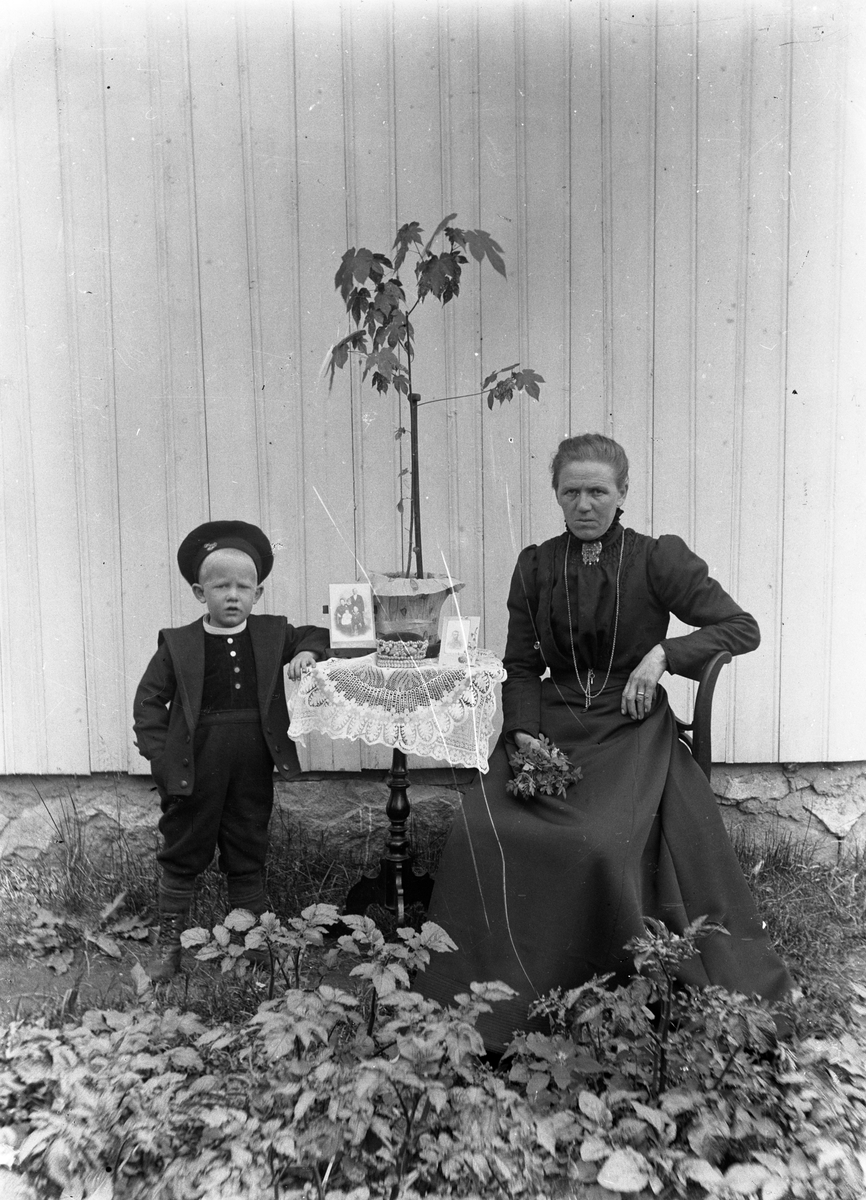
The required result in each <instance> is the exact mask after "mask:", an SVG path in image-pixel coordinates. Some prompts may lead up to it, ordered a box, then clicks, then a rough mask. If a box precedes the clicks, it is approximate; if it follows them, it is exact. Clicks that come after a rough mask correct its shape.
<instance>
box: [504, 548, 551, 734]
mask: <svg viewBox="0 0 866 1200" xmlns="http://www.w3.org/2000/svg"><path fill="white" fill-rule="evenodd" d="M537 577H538V549H537V547H536V546H527V547H526V549H525V550H522V551H521V552H520V557H519V558H518V560H517V566H516V567H515V568H514V574H513V575H512V577H511V589H510V591H509V593H508V640H507V641H506V644H505V655H504V658H503V663H504V666H505V670H506V671H507V672H508V678H507V679H506V681H505V683H503V685H502V732H503V733H504V734H505V735H506V737H507V736H508V734H509V733H513V732H515V731H516V730H518V729H522V730H523V731H524V732H525V733H528V734H531V735H532V737H537V736H538V734H539V732H540V725H541V676H542V675H543V674H544V671H545V668H546V663H545V661H544V657H543V655H542V653H541V649H540V647H539V642H538V631H537V628H536V613H537V610H538V581H537Z"/></svg>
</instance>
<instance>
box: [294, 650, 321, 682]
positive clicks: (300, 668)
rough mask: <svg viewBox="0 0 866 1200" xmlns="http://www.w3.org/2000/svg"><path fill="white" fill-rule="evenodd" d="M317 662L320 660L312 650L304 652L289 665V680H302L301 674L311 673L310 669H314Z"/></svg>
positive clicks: (297, 655)
mask: <svg viewBox="0 0 866 1200" xmlns="http://www.w3.org/2000/svg"><path fill="white" fill-rule="evenodd" d="M317 662H318V659H317V658H316V656H315V654H313V652H312V650H302V651H301V652H300V654H296V655H295V657H294V658H293V659H292V661H291V662H290V663H289V679H300V678H301V674H302V673H303V672H304V671H309V669H310V667H314V666H315V665H316V663H317Z"/></svg>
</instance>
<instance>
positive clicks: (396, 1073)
mask: <svg viewBox="0 0 866 1200" xmlns="http://www.w3.org/2000/svg"><path fill="white" fill-rule="evenodd" d="M336 920H337V912H336V909H333V908H331V907H330V906H326V905H314V906H311V907H310V908H309V909H307V910H305V911H304V913H302V914H301V916H300V917H298V918H295V919H294V920H293V921H290V922H287V923H286V924H282V923H280V922H279V921H277V920H276V918H274V917H273V916H272V915H266V916H265V917H264V918H261V919H260V920H259V921H257V922H254V921H253V920H252V919H251V918H249V917H248V915H245V914H241V913H235V914H232V915H231V916H230V917H229V918H228V919H227V921H226V922H225V924H221V925H219V926H216V927H215V928H214V929H213V930H212V931H207V930H195V931H190V932H189V933H188V934H187V935H186V940H187V943H188V944H189V945H193V946H198V953H199V955H200V956H201V957H203V958H205V959H209V960H211V961H216V962H218V963H219V965H220V966H221V968H222V970H223V972H225V973H226V974H232V973H235V972H237V973H243V972H245V971H248V970H249V967H248V963H247V960H246V959H245V958H244V951H245V950H251V949H255V950H261V949H262V948H265V949H267V950H268V951H269V958H270V962H271V970H270V973H269V984H268V988H269V991H270V992H271V993H272V994H271V996H270V998H269V999H268V1000H266V1001H265V1002H264V1003H262V1004H261V1005H260V1006H259V1008H258V1011H257V1012H256V1013H255V1014H254V1015H253V1016H252V1017H250V1018H248V1019H247V1018H245V1019H243V1020H241V1021H238V1022H236V1023H227V1022H224V1023H213V1022H208V1021H206V1020H203V1019H202V1018H200V1017H198V1016H196V1015H194V1014H192V1013H189V1012H181V1011H179V1010H178V1009H168V1010H166V1011H161V1010H160V1008H159V1004H158V998H157V997H155V996H154V995H153V994H152V993H147V992H146V993H145V994H144V996H143V999H144V1002H145V1003H144V1006H143V1007H140V1008H137V1009H135V1010H133V1011H130V1012H125V1013H118V1012H113V1011H91V1012H88V1013H86V1014H85V1015H84V1017H83V1018H82V1019H81V1021H80V1022H77V1023H67V1024H66V1025H64V1026H63V1027H62V1028H59V1029H58V1028H50V1027H48V1026H47V1024H45V1023H44V1022H42V1023H37V1024H35V1025H29V1026H28V1025H24V1024H21V1023H15V1024H13V1025H12V1026H11V1027H10V1028H9V1029H7V1030H6V1031H5V1033H4V1035H3V1041H2V1048H3V1066H2V1068H0V1110H2V1111H3V1113H4V1114H5V1115H4V1117H3V1120H4V1121H5V1127H0V1173H2V1168H3V1167H6V1168H10V1167H11V1168H15V1169H16V1170H17V1171H18V1172H20V1173H21V1174H23V1176H24V1177H26V1180H27V1181H28V1182H29V1183H30V1184H32V1185H33V1186H34V1188H35V1189H36V1193H37V1195H38V1196H39V1197H43V1196H44V1197H52V1198H53V1197H60V1196H61V1194H63V1195H64V1196H70V1197H75V1198H76V1200H138V1198H139V1197H148V1198H151V1197H152V1198H154V1200H195V1198H197V1197H202V1198H209V1197H213V1196H219V1197H221V1198H223V1200H231V1198H234V1197H237V1198H239V1200H240V1198H249V1200H259V1198H261V1197H274V1198H275V1200H280V1198H283V1200H301V1198H304V1200H307V1198H309V1200H324V1197H326V1196H327V1197H330V1198H331V1200H348V1198H351V1200H371V1198H372V1197H383V1198H388V1200H397V1198H398V1197H407V1198H409V1197H417V1196H432V1195H434V1194H435V1195H436V1196H438V1197H443V1196H455V1197H460V1196H484V1197H500V1196H502V1197H504V1196H526V1197H533V1198H539V1197H545V1196H561V1195H568V1196H575V1197H586V1198H588V1200H590V1198H591V1200H602V1198H603V1200H613V1198H614V1197H617V1196H619V1197H622V1196H637V1197H646V1198H648V1197H651V1196H660V1197H663V1198H664V1197H687V1198H689V1200H691V1198H695V1200H697V1198H700V1197H705V1196H709V1197H718V1198H719V1200H731V1198H732V1197H735V1196H756V1197H759V1198H760V1200H784V1198H785V1197H791V1198H802V1200H812V1198H813V1197H814V1198H816V1200H823V1198H825V1197H826V1198H827V1200H829V1198H830V1197H832V1198H833V1200H855V1197H859V1196H861V1195H862V1194H863V1178H864V1176H863V1170H862V1167H863V1165H864V1164H863V1161H862V1158H861V1147H862V1145H863V1135H864V1130H866V1067H864V1061H866V1059H864V1051H863V1046H862V1044H860V1043H858V1042H857V1041H856V1040H855V1039H854V1038H853V1036H852V1037H851V1038H849V1039H848V1040H847V1042H844V1043H842V1042H830V1041H820V1040H818V1039H812V1040H810V1041H809V1042H807V1043H805V1044H804V1045H803V1046H802V1047H800V1048H799V1049H798V1051H797V1053H796V1054H795V1053H794V1052H793V1051H791V1050H786V1049H782V1048H779V1047H777V1046H776V1045H775V1026H774V1024H773V1020H772V1017H771V1015H770V1014H769V1013H767V1012H766V1011H765V1010H764V1009H763V1008H762V1007H761V1006H759V1005H757V1004H755V1003H753V1002H751V1001H748V1000H746V999H745V998H743V997H737V996H728V995H727V994H725V993H721V992H719V991H718V990H716V989H708V990H706V991H703V992H692V991H680V990H678V989H677V988H676V987H675V985H674V976H675V968H676V964H677V962H679V961H681V960H682V959H683V958H685V957H688V956H689V955H690V954H692V953H694V950H695V944H696V940H697V938H699V937H700V936H702V934H703V932H705V931H704V929H702V927H701V925H700V924H697V925H696V926H695V927H693V928H692V929H690V930H688V931H687V932H686V935H685V936H684V937H682V938H677V937H675V936H674V935H671V934H670V933H669V932H668V931H666V930H664V929H663V928H662V927H660V926H654V925H652V926H650V927H649V928H648V930H647V934H646V937H645V938H642V939H640V940H639V941H638V942H636V943H635V944H634V946H633V952H634V955H635V961H636V963H637V964H638V965H639V966H640V967H641V969H642V971H643V974H642V975H641V976H639V977H637V978H636V979H635V980H633V981H632V982H631V983H630V984H629V986H628V987H625V988H611V987H609V986H606V984H609V982H610V981H605V980H597V981H593V982H591V983H589V984H587V985H585V986H584V987H583V988H579V989H576V990H574V991H573V992H569V993H565V994H562V993H559V994H555V995H553V996H551V997H548V998H546V999H545V1000H544V1001H543V1002H541V1003H540V1004H539V1005H537V1006H536V1015H537V1016H538V1017H539V1018H543V1019H544V1020H545V1021H546V1023H547V1024H548V1026H549V1032H548V1033H542V1032H538V1033H529V1034H522V1035H520V1036H519V1037H518V1038H516V1039H515V1041H514V1043H513V1044H512V1046H511V1047H510V1048H509V1050H508V1052H507V1054H506V1056H505V1059H504V1062H503V1064H502V1067H501V1069H500V1070H499V1071H493V1070H491V1069H490V1068H489V1067H488V1066H486V1065H485V1063H484V1061H483V1058H482V1056H483V1052H484V1047H483V1044H482V1041H481V1038H480V1035H479V1033H478V1031H477V1029H476V1027H475V1026H476V1021H477V1019H478V1017H479V1015H480V1014H481V1013H482V1012H485V1011H489V1009H490V1005H491V1004H493V1003H496V1001H497V999H502V998H505V997H506V996H508V995H510V994H511V993H510V990H509V989H508V988H506V987H505V986H504V985H502V984H473V985H472V988H471V991H470V992H469V993H467V994H466V995H463V996H460V997H458V998H457V1000H456V1002H455V1004H454V1006H453V1007H452V1008H450V1009H448V1010H442V1009H441V1008H439V1007H438V1006H437V1005H436V1004H434V1003H433V1002H431V1001H427V1000H424V999H422V998H421V997H420V996H418V995H417V994H415V993H413V992H412V991H410V990H409V983H410V980H411V977H412V973H413V972H414V971H416V970H418V969H420V968H422V967H423V966H424V965H425V964H426V962H428V961H429V956H430V954H431V953H432V952H436V951H443V950H447V948H448V947H449V945H450V943H449V940H448V938H447V936H446V935H445V934H444V933H443V931H442V930H441V929H439V928H438V927H437V926H435V925H433V924H431V923H427V924H425V925H423V926H422V927H421V929H420V930H414V929H399V930H397V940H396V941H394V942H389V941H386V940H385V938H384V937H383V935H382V933H381V932H380V930H378V929H377V927H376V926H375V925H374V924H373V922H372V921H370V920H368V919H367V918H363V917H344V918H342V920H343V922H344V928H345V929H346V932H345V933H344V935H343V937H341V938H340V939H339V942H338V944H337V946H336V947H335V949H334V951H333V954H334V956H335V957H336V956H342V957H343V958H344V960H345V961H348V962H351V963H354V966H353V967H352V971H351V973H352V975H353V976H354V978H355V979H356V980H357V981H358V984H359V986H358V989H357V990H352V991H350V990H347V989H344V988H339V987H334V986H330V985H327V984H320V985H318V986H317V987H310V988H305V987H304V986H303V983H304V974H303V965H304V956H305V954H306V952H307V950H308V949H309V948H310V947H311V946H315V945H318V944H319V943H320V942H321V941H322V939H323V937H324V934H325V931H326V930H327V929H329V928H332V927H333V925H334V923H335V922H336Z"/></svg>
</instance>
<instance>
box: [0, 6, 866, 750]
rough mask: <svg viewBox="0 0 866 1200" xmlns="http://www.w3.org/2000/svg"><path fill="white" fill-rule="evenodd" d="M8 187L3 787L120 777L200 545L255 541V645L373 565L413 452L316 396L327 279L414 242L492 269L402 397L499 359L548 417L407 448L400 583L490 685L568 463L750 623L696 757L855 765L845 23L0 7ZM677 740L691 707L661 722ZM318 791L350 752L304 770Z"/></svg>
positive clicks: (817, 10)
mask: <svg viewBox="0 0 866 1200" xmlns="http://www.w3.org/2000/svg"><path fill="white" fill-rule="evenodd" d="M0 22H2V23H3V32H4V34H5V46H4V52H3V59H2V62H3V69H2V81H0V87H2V118H0V119H2V140H0V145H2V156H3V157H2V160H0V198H2V205H3V209H2V216H0V238H2V245H0V271H2V286H0V305H2V311H0V339H2V342H0V350H2V368H0V376H2V382H0V386H2V394H0V463H2V472H3V488H2V503H3V510H2V519H0V538H2V542H0V698H2V740H0V773H6V774H9V773H24V772H32V773H52V772H66V773H73V772H74V773H87V772H88V771H106V770H126V769H130V770H133V771H137V770H140V769H142V767H143V763H142V762H141V760H140V759H139V758H138V755H137V752H136V750H135V748H134V746H133V744H132V735H131V729H130V705H131V698H132V693H133V691H134V688H135V685H136V683H137V680H138V678H139V676H140V674H141V671H142V670H143V668H144V665H145V663H146V661H147V659H148V657H149V655H150V653H151V652H152V650H153V648H154V647H155V641H156V631H157V629H158V628H159V627H160V626H161V625H166V624H177V623H181V622H183V621H186V620H189V619H191V618H192V617H193V616H196V615H198V612H199V608H198V605H197V604H196V603H195V601H194V600H193V599H192V598H191V597H190V596H189V594H188V590H187V589H186V588H185V585H184V584H183V582H182V580H181V578H180V576H179V574H178V572H177V569H176V566H175V561H174V554H175V550H176V547H177V545H178V543H179V541H180V539H181V538H182V536H183V535H184V534H185V533H186V531H187V530H188V529H189V528H191V527H192V526H193V525H195V524H197V523H198V522H200V521H202V520H205V519H208V518H209V517H212V518H220V517H228V516H236V517H239V518H243V519H246V520H252V521H256V522H259V523H261V524H262V525H263V526H264V527H265V528H266V529H267V530H268V531H269V533H270V535H271V537H272V539H273V541H274V542H275V544H276V546H277V552H278V553H277V566H276V568H275V571H274V574H273V577H272V579H271V580H270V581H269V582H268V585H267V592H266V597H267V598H266V601H265V609H266V610H267V611H284V612H287V613H288V614H290V617H292V618H294V619H295V620H299V621H300V620H309V621H322V619H323V618H322V616H321V609H322V605H323V604H324V603H326V602H327V584H328V582H330V581H332V580H341V579H348V578H353V577H354V576H355V573H356V568H355V560H356V558H357V560H359V561H360V562H361V563H363V564H364V566H366V567H367V568H374V569H375V568H389V567H392V566H397V565H398V562H399V559H400V557H401V555H400V550H401V545H402V531H401V522H400V518H399V514H398V513H397V511H396V505H397V502H398V500H399V481H398V476H397V472H398V470H399V469H400V467H402V466H403V465H404V460H403V459H402V458H401V457H400V455H401V446H400V444H399V443H398V442H396V441H395V438H394V430H395V428H396V427H397V426H398V425H400V424H403V423H405V422H406V413H405V411H401V409H400V406H399V404H398V403H397V402H396V400H394V399H392V398H391V397H384V398H383V397H381V396H379V395H377V394H376V393H374V392H373V391H372V390H371V389H370V388H369V387H367V386H366V385H363V386H362V385H361V383H360V380H359V379H358V378H357V376H352V375H350V374H348V373H346V374H345V375H344V377H343V378H340V379H338V380H337V384H336V386H335V388H334V390H333V392H332V393H331V394H330V395H329V394H328V392H327V387H326V385H325V384H324V383H322V382H321V381H320V378H319V370H320V366H321V363H322V360H323V358H324V356H325V353H326V351H327V348H328V345H329V344H330V343H331V342H332V341H334V340H335V339H336V338H337V337H338V336H340V335H341V334H342V333H343V332H345V330H346V327H345V323H344V322H343V321H341V318H340V303H339V299H338V297H337V295H336V293H335V292H334V291H333V286H332V281H333V275H334V271H335V269H336V267H337V265H338V262H339V259H340V256H341V254H342V252H343V251H344V249H345V248H346V247H347V246H349V245H361V244H364V245H367V246H370V247H371V248H373V249H387V248H388V247H389V245H390V243H391V241H392V239H393V236H394V231H395V229H396V226H397V224H398V223H401V222H403V221H406V220H412V219H417V220H420V221H421V223H422V224H423V225H424V226H425V227H426V228H427V229H428V230H430V231H432V228H433V227H434V225H435V224H436V223H437V222H438V220H439V218H440V217H441V216H442V215H444V214H445V213H448V212H454V211H456V212H457V213H458V214H459V223H460V224H463V225H465V226H469V227H476V226H477V227H481V228H484V229H487V230H489V231H490V232H491V233H492V234H493V236H494V237H496V238H497V240H498V241H499V242H500V243H501V244H502V245H503V247H504V249H505V253H506V262H507V265H508V268H509V280H508V282H507V283H505V282H503V281H502V280H501V278H500V277H499V276H496V275H494V273H493V272H492V271H490V272H488V273H487V274H483V273H482V274H479V273H478V271H477V270H476V269H475V268H474V267H473V268H472V269H467V272H466V277H465V283H464V286H463V290H462V293H461V295H460V297H459V299H458V300H457V301H456V302H455V303H454V304H453V305H452V306H450V308H449V309H447V310H446V311H445V313H444V314H442V315H440V314H438V313H437V312H436V311H434V310H432V309H431V310H429V311H426V310H425V311H423V312H422V313H421V315H420V317H419V319H418V321H417V322H416V325H417V331H418V348H419V349H418V357H417V360H416V378H417V382H418V385H419V390H420V391H421V393H422V395H423V396H425V397H431V398H432V397H434V396H443V395H445V396H458V395H461V394H462V393H466V392H472V391H475V390H477V388H478V385H479V383H480V380H481V378H482V376H483V375H484V374H485V373H486V372H487V371H489V370H491V369H492V368H493V367H496V366H500V365H504V364H505V363H510V362H513V361H516V360H517V359H520V360H521V361H522V362H523V363H524V364H528V365H532V366H534V367H535V368H536V369H537V370H539V371H540V372H541V373H542V374H543V375H544V376H545V378H546V380H547V384H546V386H545V388H544V391H543V397H542V401H541V403H540V404H537V405H536V404H532V403H525V404H522V405H519V404H513V405H512V406H510V408H507V409H503V410H501V411H498V412H495V413H492V414H491V413H489V412H488V411H487V409H486V408H484V407H483V405H482V403H481V402H480V401H479V400H472V399H470V400H465V399H463V400H453V401H448V402H446V403H444V404H440V405H433V406H430V407H429V408H425V409H423V410H422V417H423V426H422V449H423V453H424V467H423V484H424V489H425V499H424V516H425V543H426V559H427V562H426V565H427V566H428V569H429V568H432V567H435V566H437V565H439V563H441V562H443V561H444V562H447V564H448V567H449V568H450V569H451V571H452V573H453V574H454V575H455V576H456V577H458V578H461V579H463V580H465V581H466V588H465V591H464V592H463V593H462V595H461V607H462V609H463V611H465V612H470V613H471V612H479V613H481V614H482V617H483V637H484V641H485V642H486V644H487V645H488V646H490V647H491V648H493V649H495V650H499V651H501V649H502V647H503V644H504V633H505V604H504V599H505V594H506V589H507V585H508V580H509V577H510V573H511V569H512V566H513V562H514V558H515V556H516V553H517V551H518V550H519V548H520V547H521V546H522V545H524V544H525V543H527V542H528V541H540V540H543V539H544V538H545V537H547V536H550V535H551V534H552V533H554V532H556V531H557V530H558V528H559V525H560V522H559V512H558V509H557V508H556V506H555V504H554V502H553V497H552V493H551V491H550V487H549V483H548V477H547V464H548V462H549V458H550V454H551V452H552V450H553V448H554V447H555V444H556V442H557V441H558V440H559V438H560V437H562V436H564V435H566V434H568V433H569V432H580V431H582V430H585V429H590V428H597V429H602V430H605V431H609V432H611V433H612V434H613V435H614V436H615V437H617V438H618V439H620V440H621V441H622V442H623V443H624V444H625V446H626V448H627V450H628V452H629V455H630V457H631V460H632V483H631V491H630V494H629V502H628V507H627V513H626V516H627V520H628V523H630V524H632V525H633V526H634V527H635V528H637V529H639V530H642V531H647V532H653V533H661V532H678V533H681V534H682V535H683V536H684V537H686V539H687V540H688V541H689V542H690V544H691V545H692V546H693V547H694V548H695V549H696V550H697V551H698V552H699V553H701V554H702V555H703V556H704V557H705V558H707V559H708V561H709V562H710V565H711V568H712V570H713V572H714V574H716V576H717V577H718V578H719V579H720V580H721V581H722V582H723V583H724V584H725V585H726V586H728V587H729V588H730V589H731V590H732V591H733V593H734V594H735V595H736V596H737V598H738V599H739V600H740V602H741V603H742V604H743V605H744V606H745V607H747V608H749V609H751V610H752V611H753V612H754V613H755V614H756V616H757V617H758V619H759V621H760V623H761V626H762V629H763V634H764V641H763V645H762V647H761V649H760V651H758V652H757V653H756V654H754V655H751V656H749V657H748V658H746V659H743V660H740V661H739V662H738V663H737V664H736V666H735V668H734V669H732V670H729V671H728V672H726V676H725V677H724V682H723V683H722V685H721V686H720V690H719V693H718V703H717V710H716V739H717V741H716V747H715V754H716V757H717V758H718V759H720V760H727V761H741V762H748V761H816V760H817V761H826V760H835V761H838V760H845V759H863V758H866V690H864V688H863V687H862V682H861V676H862V673H863V666H864V663H866V599H864V589H863V586H862V583H863V569H862V565H861V559H862V556H863V548H864V545H866V500H864V487H863V482H862V476H863V465H862V464H863V463H864V462H866V427H864V417H863V379H864V343H866V339H864V336H863V329H864V315H866V314H864V295H866V288H864V283H866V280H864V277H863V266H862V264H863V261H864V253H863V252H864V246H863V241H864V233H863V226H864V222H863V219H862V213H863V211H864V201H866V180H864V173H866V155H864V152H863V151H864V117H863V114H864V112H866V104H864V99H866V97H864V84H863V75H864V72H863V64H864V48H866V40H864V31H863V19H862V16H861V8H860V6H859V4H858V3H857V0H847V2H846V0H835V2H834V0H820V2H819V3H817V4H813V3H805V2H801V0H781V2H779V3H774V4H772V5H770V4H769V3H762V2H761V0H755V2H754V3H752V2H750V0H701V2H700V3H698V4H697V5H695V4H692V3H684V2H680V0H656V2H655V3H647V2H646V0H643V2H641V3H637V4H635V3H625V0H575V2H573V3H569V2H568V0H525V2H524V3H506V2H503V0H500V2H499V3H495V4H490V3H482V2H481V0H462V2H458V0H440V2H439V3H436V2H434V0H395V2H394V3H391V2H389V0H364V2H361V0H346V2H345V3H343V4H338V3H334V2H333V0H331V2H329V0H321V2H319V3H313V2H312V0H304V2H300V0H299V2H297V3H294V4H291V3H288V2H286V3H276V2H265V0H248V2H247V3H242V2H239V3H237V4H230V3H226V2H225V0H216V2H208V3H204V0H189V2H188V3H186V4H183V3H174V2H172V0H165V2H161V3H145V0H132V2H131V3H128V4H126V3H124V4H118V3H116V2H112V0H101V2H100V0H80V2H79V3H73V2H72V0H68V2H64V0H57V2H56V3H55V4H53V5H51V4H46V5H44V6H41V5H40V4H39V3H35V4H33V3H28V5H27V6H26V11H24V9H22V11H21V12H20V13H19V14H16V13H15V12H13V11H6V12H5V15H4V16H3V17H2V18H0ZM673 691H674V694H675V696H676V698H677V700H678V702H679V703H680V704H681V705H685V702H686V700H687V694H688V688H687V687H686V686H685V685H681V684H675V685H674V688H673ZM308 761H309V762H310V763H311V765H314V766H317V767H322V768H330V767H337V768H352V767H357V766H359V765H360V764H361V763H362V762H363V763H364V764H365V765H367V764H370V763H374V762H377V763H378V762H381V761H383V760H382V756H381V754H380V753H379V752H375V751H370V752H368V751H364V754H363V756H362V755H361V752H360V750H359V748H358V747H357V746H354V745H350V744H342V743H330V742H327V741H325V740H324V739H323V740H322V742H321V743H317V744H316V745H315V746H314V747H313V748H312V757H311V758H310V759H309V760H308Z"/></svg>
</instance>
